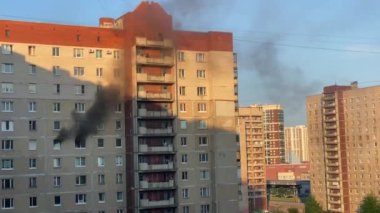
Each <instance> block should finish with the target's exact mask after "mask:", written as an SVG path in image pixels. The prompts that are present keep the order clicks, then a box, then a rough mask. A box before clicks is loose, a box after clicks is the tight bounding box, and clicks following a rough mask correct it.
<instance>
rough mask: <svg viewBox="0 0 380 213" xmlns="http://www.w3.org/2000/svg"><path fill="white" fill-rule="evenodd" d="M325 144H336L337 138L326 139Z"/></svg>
mask: <svg viewBox="0 0 380 213" xmlns="http://www.w3.org/2000/svg"><path fill="white" fill-rule="evenodd" d="M326 144H328V145H337V144H338V140H327V141H326Z"/></svg>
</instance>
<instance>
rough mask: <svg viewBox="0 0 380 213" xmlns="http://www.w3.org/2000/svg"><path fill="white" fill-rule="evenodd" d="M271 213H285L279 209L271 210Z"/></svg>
mask: <svg viewBox="0 0 380 213" xmlns="http://www.w3.org/2000/svg"><path fill="white" fill-rule="evenodd" d="M270 213H285V212H283V211H281V210H279V209H275V210H271V211H270Z"/></svg>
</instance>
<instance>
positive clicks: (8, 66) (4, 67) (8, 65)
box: [1, 63, 13, 73]
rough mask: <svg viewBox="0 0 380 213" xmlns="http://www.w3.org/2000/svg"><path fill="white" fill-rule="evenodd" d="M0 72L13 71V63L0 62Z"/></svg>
mask: <svg viewBox="0 0 380 213" xmlns="http://www.w3.org/2000/svg"><path fill="white" fill-rule="evenodd" d="M1 72H2V73H13V64H11V63H2V64H1Z"/></svg>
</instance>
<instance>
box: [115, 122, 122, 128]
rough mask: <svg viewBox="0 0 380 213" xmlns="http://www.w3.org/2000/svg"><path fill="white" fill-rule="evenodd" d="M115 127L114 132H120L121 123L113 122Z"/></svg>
mask: <svg viewBox="0 0 380 213" xmlns="http://www.w3.org/2000/svg"><path fill="white" fill-rule="evenodd" d="M115 127H116V130H120V129H121V121H120V120H117V121H116V122H115Z"/></svg>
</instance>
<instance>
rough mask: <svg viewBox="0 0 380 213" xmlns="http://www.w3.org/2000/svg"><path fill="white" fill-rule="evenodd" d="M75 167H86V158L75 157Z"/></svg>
mask: <svg viewBox="0 0 380 213" xmlns="http://www.w3.org/2000/svg"><path fill="white" fill-rule="evenodd" d="M74 166H75V167H76V168H80V167H86V157H84V156H80V157H75V160H74Z"/></svg>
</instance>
